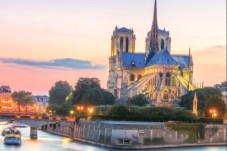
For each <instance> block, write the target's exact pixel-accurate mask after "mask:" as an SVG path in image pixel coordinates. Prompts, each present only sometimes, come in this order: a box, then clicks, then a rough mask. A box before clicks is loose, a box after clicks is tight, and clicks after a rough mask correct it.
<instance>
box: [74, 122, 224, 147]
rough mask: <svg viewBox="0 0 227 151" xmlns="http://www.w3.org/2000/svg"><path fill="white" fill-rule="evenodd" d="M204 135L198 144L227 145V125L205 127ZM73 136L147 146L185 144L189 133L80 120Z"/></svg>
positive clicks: (148, 125)
mask: <svg viewBox="0 0 227 151" xmlns="http://www.w3.org/2000/svg"><path fill="white" fill-rule="evenodd" d="M197 135H199V134H197ZM204 136H205V137H204V139H201V140H200V139H198V142H196V143H215V142H218V143H225V142H226V125H206V127H205V135H204ZM74 137H75V138H77V139H82V140H89V141H94V142H97V143H101V144H108V145H112V146H122V145H123V146H141V145H143V146H144V145H163V144H165V145H170V144H176V145H177V144H184V143H187V139H188V137H189V134H188V133H181V132H177V131H174V130H172V129H170V128H168V127H167V125H166V124H165V123H149V122H106V121H81V122H80V123H79V124H78V125H76V126H75V134H74Z"/></svg>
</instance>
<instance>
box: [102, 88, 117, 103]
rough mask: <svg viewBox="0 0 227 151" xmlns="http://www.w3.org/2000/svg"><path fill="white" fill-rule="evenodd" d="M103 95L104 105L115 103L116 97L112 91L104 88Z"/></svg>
mask: <svg viewBox="0 0 227 151" xmlns="http://www.w3.org/2000/svg"><path fill="white" fill-rule="evenodd" d="M102 96H103V103H102V104H103V105H112V104H114V103H115V98H114V96H113V94H112V93H110V92H109V91H106V90H102Z"/></svg>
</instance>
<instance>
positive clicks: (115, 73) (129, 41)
mask: <svg viewBox="0 0 227 151" xmlns="http://www.w3.org/2000/svg"><path fill="white" fill-rule="evenodd" d="M157 20H158V17H157V2H156V0H155V5H154V14H153V23H152V26H151V30H150V31H149V32H148V33H147V37H146V42H145V51H144V53H136V52H135V40H136V36H135V34H134V30H133V29H128V28H125V27H122V28H118V27H117V26H116V27H115V30H114V31H113V35H112V37H111V56H110V58H109V78H108V82H107V89H108V91H110V92H111V93H112V94H113V95H114V96H115V97H116V98H117V99H118V100H121V101H123V102H124V101H126V100H127V99H128V98H129V97H133V96H135V95H137V94H141V93H143V94H145V95H146V96H147V97H148V98H149V99H150V100H151V101H152V104H154V105H156V106H174V105H175V103H176V102H177V101H178V98H179V97H180V96H182V95H184V94H185V93H187V92H188V91H189V90H194V89H195V86H194V85H193V84H192V79H193V60H192V56H191V54H190V49H189V51H186V52H185V53H186V54H184V55H180V54H171V37H170V32H169V31H167V30H166V29H165V28H164V29H159V28H158V21H157Z"/></svg>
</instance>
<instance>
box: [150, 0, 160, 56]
mask: <svg viewBox="0 0 227 151" xmlns="http://www.w3.org/2000/svg"><path fill="white" fill-rule="evenodd" d="M153 15H154V16H153V22H152V27H151V36H150V51H154V52H155V51H158V50H159V48H158V19H157V1H156V0H155V2H154V14H153Z"/></svg>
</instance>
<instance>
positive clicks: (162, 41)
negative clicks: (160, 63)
mask: <svg viewBox="0 0 227 151" xmlns="http://www.w3.org/2000/svg"><path fill="white" fill-rule="evenodd" d="M164 46H165V44H164V40H163V39H162V40H161V49H164Z"/></svg>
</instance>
